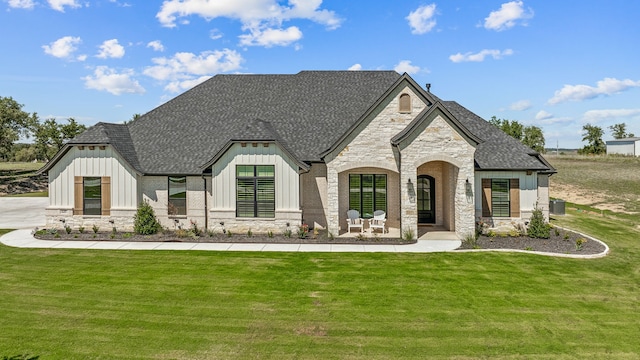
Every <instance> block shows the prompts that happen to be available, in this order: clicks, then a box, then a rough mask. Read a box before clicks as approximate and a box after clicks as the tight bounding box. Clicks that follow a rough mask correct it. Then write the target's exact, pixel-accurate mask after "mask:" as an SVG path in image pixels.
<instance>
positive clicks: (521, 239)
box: [459, 228, 606, 255]
mask: <svg viewBox="0 0 640 360" xmlns="http://www.w3.org/2000/svg"><path fill="white" fill-rule="evenodd" d="M557 230H558V231H557V233H556V229H555V228H554V229H551V236H550V237H549V239H533V238H530V237H528V236H493V237H489V236H486V235H481V236H480V237H479V238H478V240H477V242H476V246H475V247H474V246H473V245H472V244H469V243H466V242H463V243H462V246H461V247H460V248H459V249H516V250H528V251H540V252H548V253H556V254H574V255H593V254H600V253H602V252H603V251H605V249H606V248H605V247H604V245H602V244H601V243H600V242H598V241H594V240H592V239H589V238H588V237H585V236H582V235H580V234H577V233H574V232H571V231H568V230H562V229H557ZM578 239H584V240H586V242H585V243H584V244H582V246H580V247H577V246H576V241H577V240H578Z"/></svg>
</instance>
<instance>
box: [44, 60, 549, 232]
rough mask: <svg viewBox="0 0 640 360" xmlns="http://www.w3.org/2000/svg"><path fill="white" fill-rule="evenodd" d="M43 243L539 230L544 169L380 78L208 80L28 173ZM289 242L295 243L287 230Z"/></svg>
mask: <svg viewBox="0 0 640 360" xmlns="http://www.w3.org/2000/svg"><path fill="white" fill-rule="evenodd" d="M41 171H42V172H47V173H48V175H49V206H48V207H47V209H46V217H47V223H48V226H50V227H56V226H57V227H60V226H63V223H64V224H66V225H68V226H72V227H78V226H85V227H87V226H89V227H90V226H92V225H93V224H97V226H100V227H102V228H105V229H111V227H112V226H115V227H117V228H118V229H130V228H132V227H133V217H134V214H135V212H136V207H137V206H138V204H140V203H141V202H143V201H147V202H149V204H151V206H152V207H153V208H154V209H155V213H156V215H157V217H158V219H159V220H160V221H161V222H162V224H163V225H164V226H167V227H169V228H172V227H174V226H187V227H188V226H189V223H190V222H196V223H197V224H198V226H199V227H203V226H204V227H207V228H209V229H217V230H220V229H223V228H224V229H229V230H231V231H233V232H235V233H243V232H246V231H247V230H248V229H251V230H252V231H253V232H254V233H258V232H267V231H274V232H282V231H283V230H284V229H286V228H287V227H295V226H297V225H300V224H301V223H303V222H304V223H306V224H309V225H310V226H311V227H323V228H327V229H328V231H329V232H331V233H332V234H334V235H337V234H339V233H342V232H344V231H345V230H346V228H347V226H346V224H347V215H346V214H347V210H349V209H356V210H358V211H359V213H360V214H361V216H363V217H365V218H367V217H371V216H372V214H373V211H374V210H384V211H385V212H386V216H387V222H386V226H388V227H390V228H394V229H398V230H399V233H405V232H407V231H411V232H413V234H417V233H418V232H417V231H418V227H419V226H423V225H424V226H431V227H433V228H438V229H444V230H448V231H455V232H456V233H457V234H458V235H459V236H460V237H463V236H465V235H466V234H469V233H472V232H474V228H475V223H476V222H477V221H480V220H482V221H483V222H485V223H488V224H491V225H492V226H494V227H500V226H518V225H522V224H525V223H526V222H527V221H528V219H529V217H530V216H531V213H532V211H533V210H534V208H535V207H536V206H538V207H539V208H540V209H542V210H543V212H544V214H545V215H546V216H547V217H548V212H549V192H548V187H549V176H550V175H551V174H553V173H554V172H555V169H554V168H553V167H552V166H551V165H550V164H549V163H548V162H547V161H545V159H544V158H543V157H542V156H541V155H540V154H538V153H536V152H535V151H533V150H531V149H530V148H528V147H526V146H524V145H522V144H521V143H520V142H519V141H517V140H515V139H513V138H511V137H509V136H507V135H506V134H504V133H503V132H502V131H500V130H499V129H497V128H496V127H494V126H493V125H491V124H489V123H488V122H486V121H485V120H483V119H482V118H480V117H478V116H477V115H475V114H474V113H472V112H471V111H469V110H467V109H466V108H464V107H462V106H461V105H459V104H458V103H456V102H453V101H443V100H440V99H439V98H437V97H436V96H435V95H433V94H432V93H430V92H429V91H426V90H425V89H423V88H422V87H420V86H419V85H418V84H417V83H416V82H415V81H414V80H413V79H412V78H411V77H410V76H409V75H407V74H403V75H401V74H398V73H396V72H394V71H302V72H300V73H298V74H295V75H216V76H214V77H212V78H211V79H209V80H207V81H205V82H203V83H201V84H200V85H198V86H196V87H194V88H193V89H191V90H189V91H187V92H185V93H183V94H181V95H179V96H178V97H176V98H174V99H172V100H170V101H168V102H167V103H165V104H163V105H161V106H159V107H157V108H155V109H153V110H151V111H150V112H148V113H146V114H144V115H143V116H141V117H140V118H138V119H136V120H134V121H132V122H130V123H128V124H109V123H98V124H96V125H95V126H93V127H91V128H89V129H87V130H86V131H85V132H84V133H82V134H80V135H79V136H77V137H76V138H74V139H73V140H71V141H70V142H69V143H68V144H66V145H65V146H64V148H63V149H61V151H60V152H59V153H58V154H57V155H56V156H55V157H54V158H53V159H52V160H51V161H50V162H49V163H48V164H47V165H46V166H45V167H43V168H42V169H41ZM294 230H295V228H294Z"/></svg>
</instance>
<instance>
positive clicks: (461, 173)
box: [326, 87, 475, 237]
mask: <svg viewBox="0 0 640 360" xmlns="http://www.w3.org/2000/svg"><path fill="white" fill-rule="evenodd" d="M402 94H409V95H410V96H411V101H412V110H411V112H400V111H399V97H400V95H402ZM418 99H419V98H418V97H417V96H416V95H415V93H413V92H412V91H411V88H410V87H405V88H402V89H400V90H399V91H398V92H397V93H395V94H393V95H392V96H390V99H389V101H388V102H386V103H383V104H382V105H381V106H380V108H379V109H378V111H377V113H376V114H375V116H374V117H373V118H372V119H370V121H369V122H368V123H366V125H364V126H363V127H362V128H361V129H356V131H354V134H353V135H352V136H351V138H349V139H348V142H347V143H346V144H344V146H343V147H341V148H340V149H339V150H337V153H336V154H332V155H331V156H329V157H327V159H326V160H327V202H328V206H327V213H326V214H327V222H328V228H329V231H330V232H331V233H333V234H339V233H340V231H341V230H343V229H344V227H345V226H344V224H346V211H347V210H348V209H347V207H348V186H349V185H348V184H349V183H348V174H350V173H361V174H363V173H366V174H370V173H372V174H376V173H379V174H386V175H387V194H388V199H387V221H388V222H387V224H388V225H389V226H390V227H398V228H400V229H401V233H408V232H411V233H413V234H414V236H415V235H417V234H418V229H417V226H418V218H417V207H416V201H415V188H411V187H412V186H413V185H415V184H416V183H417V176H418V172H419V171H420V173H421V174H434V175H435V178H436V185H437V186H438V187H439V189H440V190H439V191H438V193H437V204H436V206H437V208H438V209H439V211H438V212H437V214H439V215H438V217H437V221H436V224H438V225H442V226H444V227H445V228H447V229H449V230H451V231H455V232H456V233H458V235H459V236H461V237H462V236H464V235H466V234H467V233H471V232H473V230H474V219H475V218H474V198H473V196H469V194H468V192H469V188H470V189H471V191H472V189H473V181H474V161H473V159H474V152H475V148H474V147H473V146H472V145H471V144H470V143H469V142H468V141H467V140H466V139H465V138H463V137H462V136H461V135H460V134H458V133H457V132H456V131H455V130H454V129H453V128H452V127H451V126H450V125H449V124H448V123H447V122H446V121H445V120H444V119H443V118H442V117H437V118H436V119H433V120H432V121H431V122H430V123H429V124H428V126H427V127H426V128H425V129H424V130H423V132H422V133H421V134H417V135H415V138H414V139H413V140H412V142H411V143H410V144H408V145H407V146H404V147H402V148H395V147H394V146H392V145H391V139H392V138H393V137H394V136H396V135H397V134H398V133H400V132H401V131H403V130H404V129H405V128H406V127H407V126H408V125H409V124H410V123H411V122H412V121H413V120H414V119H415V117H416V116H418V114H420V113H421V112H422V110H424V108H425V104H424V103H422V102H421V101H419V100H418ZM467 180H468V181H469V182H470V184H468V183H467ZM409 182H410V183H411V184H413V185H409ZM412 192H413V194H412Z"/></svg>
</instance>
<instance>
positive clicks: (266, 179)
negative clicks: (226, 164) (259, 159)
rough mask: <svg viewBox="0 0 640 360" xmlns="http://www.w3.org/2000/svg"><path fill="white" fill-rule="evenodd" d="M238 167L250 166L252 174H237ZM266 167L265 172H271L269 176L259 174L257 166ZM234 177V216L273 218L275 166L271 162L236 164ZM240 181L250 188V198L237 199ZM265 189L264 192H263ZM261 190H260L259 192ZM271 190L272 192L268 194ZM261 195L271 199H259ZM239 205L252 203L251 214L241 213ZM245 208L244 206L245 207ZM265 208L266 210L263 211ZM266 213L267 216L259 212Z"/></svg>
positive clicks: (274, 210) (274, 213) (274, 211)
mask: <svg viewBox="0 0 640 360" xmlns="http://www.w3.org/2000/svg"><path fill="white" fill-rule="evenodd" d="M240 167H252V168H253V175H252V176H240V175H238V171H239V169H240ZM260 167H263V168H267V169H268V170H267V172H268V173H270V174H272V175H271V176H259V168H260ZM235 177H236V181H235V182H236V195H235V199H236V217H237V218H243V219H273V218H275V216H276V166H275V165H273V164H237V165H236V169H235ZM241 182H244V183H245V184H246V185H245V186H249V187H251V189H252V192H253V194H252V199H251V200H240V199H239V197H238V196H239V191H240V186H241ZM264 190H266V192H264ZM261 191H262V192H261ZM269 192H272V194H269ZM261 195H262V196H265V195H267V196H269V195H271V196H269V197H271V199H269V200H264V199H260V197H261ZM239 205H245V206H248V205H252V206H253V212H252V215H251V216H248V215H244V213H243V214H241V212H240V207H241V206H239ZM245 210H246V208H245ZM265 210H266V211H265ZM263 213H266V215H267V216H261V214H263Z"/></svg>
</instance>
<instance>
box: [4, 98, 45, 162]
mask: <svg viewBox="0 0 640 360" xmlns="http://www.w3.org/2000/svg"><path fill="white" fill-rule="evenodd" d="M22 106H23V105H22V104H18V102H16V101H15V100H13V98H12V97H0V159H4V160H7V159H8V157H9V155H10V153H11V148H12V147H13V143H14V142H16V141H17V140H18V139H20V136H25V137H29V134H30V133H31V131H32V130H33V128H34V127H35V125H36V124H37V123H38V115H37V114H36V113H33V114H29V113H27V112H25V111H22Z"/></svg>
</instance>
